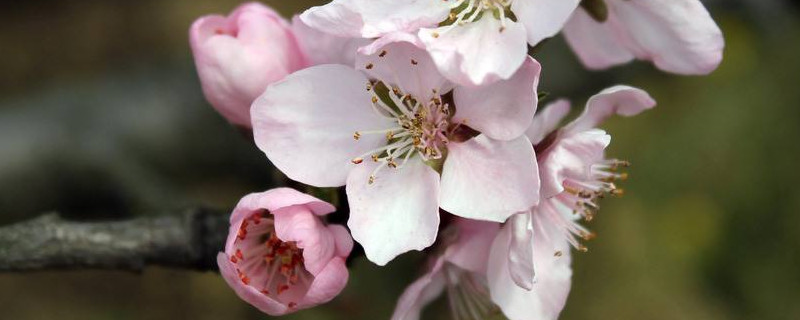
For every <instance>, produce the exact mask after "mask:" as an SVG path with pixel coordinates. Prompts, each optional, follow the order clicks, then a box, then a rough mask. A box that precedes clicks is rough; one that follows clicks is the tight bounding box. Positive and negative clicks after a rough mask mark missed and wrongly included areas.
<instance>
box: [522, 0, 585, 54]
mask: <svg viewBox="0 0 800 320" xmlns="http://www.w3.org/2000/svg"><path fill="white" fill-rule="evenodd" d="M579 3H580V0H523V1H514V2H513V3H511V11H513V12H514V14H515V15H516V16H517V19H519V22H520V23H522V24H523V25H524V26H525V29H526V31H527V34H528V43H529V44H530V45H531V46H535V45H536V44H538V43H539V42H540V41H542V40H544V39H546V38H550V37H552V36H554V35H556V33H558V32H559V31H561V28H562V27H563V26H564V23H565V22H567V20H568V19H569V17H570V15H571V14H572V12H574V11H575V8H577V7H578V4H579Z"/></svg>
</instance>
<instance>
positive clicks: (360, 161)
mask: <svg viewBox="0 0 800 320" xmlns="http://www.w3.org/2000/svg"><path fill="white" fill-rule="evenodd" d="M351 161H352V162H353V164H361V163H362V162H364V158H355V159H353V160H351Z"/></svg>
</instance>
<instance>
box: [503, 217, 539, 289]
mask: <svg viewBox="0 0 800 320" xmlns="http://www.w3.org/2000/svg"><path fill="white" fill-rule="evenodd" d="M530 218H531V212H530V211H526V212H523V213H520V214H516V215H514V216H513V217H511V218H509V220H508V223H506V226H505V228H503V231H501V232H508V233H511V237H510V238H511V243H510V244H509V252H508V272H509V274H510V275H511V279H513V280H514V283H516V284H517V285H518V286H519V287H521V288H523V289H525V290H531V289H533V277H534V276H535V275H536V273H535V270H534V267H533V228H532V227H531V221H530Z"/></svg>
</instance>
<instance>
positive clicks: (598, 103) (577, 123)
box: [565, 85, 656, 132]
mask: <svg viewBox="0 0 800 320" xmlns="http://www.w3.org/2000/svg"><path fill="white" fill-rule="evenodd" d="M655 106H656V101H655V100H653V98H652V97H650V95H649V94H647V92H646V91H644V90H642V89H638V88H634V87H629V86H623V85H618V86H613V87H611V88H607V89H605V90H603V91H601V92H600V93H598V94H596V95H594V96H592V97H591V98H589V102H587V103H586V109H584V110H583V113H582V114H581V115H580V116H579V117H578V118H576V119H575V120H574V121H572V123H570V124H568V125H567V126H566V128H565V129H566V130H567V131H570V132H578V131H583V130H587V129H591V128H595V127H597V126H599V125H600V123H602V122H603V121H605V119H606V118H608V117H610V116H613V115H615V114H618V115H621V116H625V117H631V116H635V115H637V114H639V113H641V112H642V111H644V110H648V109H652V108H653V107H655Z"/></svg>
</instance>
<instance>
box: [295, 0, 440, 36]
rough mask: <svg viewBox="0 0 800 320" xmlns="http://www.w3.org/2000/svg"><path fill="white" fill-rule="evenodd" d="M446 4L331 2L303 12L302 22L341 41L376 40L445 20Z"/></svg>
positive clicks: (392, 0) (400, 0) (385, 0)
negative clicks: (388, 34) (347, 38)
mask: <svg viewBox="0 0 800 320" xmlns="http://www.w3.org/2000/svg"><path fill="white" fill-rule="evenodd" d="M449 13H450V4H449V3H447V2H446V1H429V0H428V1H424V0H423V1H420V0H334V1H333V2H331V3H328V4H326V5H323V6H319V7H313V8H311V9H308V10H306V11H305V12H303V14H302V15H301V16H300V18H301V19H303V22H305V23H306V24H308V25H309V26H311V27H312V28H316V29H318V30H322V31H325V32H328V33H331V34H334V35H338V36H343V37H364V38H377V37H380V36H382V35H384V34H387V33H392V32H397V31H406V32H410V31H415V30H417V29H419V28H420V27H429V26H435V25H437V24H438V23H439V22H441V21H443V20H445V19H447V15H448V14H449Z"/></svg>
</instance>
